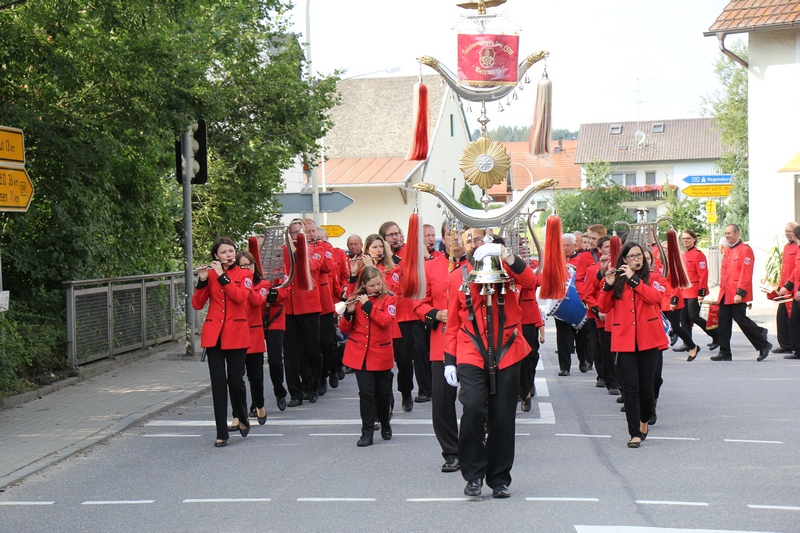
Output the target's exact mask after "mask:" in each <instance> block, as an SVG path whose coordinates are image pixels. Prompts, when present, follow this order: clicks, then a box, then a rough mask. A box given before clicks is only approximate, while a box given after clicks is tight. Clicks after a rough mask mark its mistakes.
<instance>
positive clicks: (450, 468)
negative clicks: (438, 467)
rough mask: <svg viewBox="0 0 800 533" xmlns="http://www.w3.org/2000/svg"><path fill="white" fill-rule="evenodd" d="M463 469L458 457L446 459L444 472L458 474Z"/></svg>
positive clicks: (449, 456) (443, 466)
mask: <svg viewBox="0 0 800 533" xmlns="http://www.w3.org/2000/svg"><path fill="white" fill-rule="evenodd" d="M460 468H461V462H460V461H459V460H458V457H456V456H455V455H448V456H447V457H445V459H444V464H443V465H442V472H458V470H459V469H460Z"/></svg>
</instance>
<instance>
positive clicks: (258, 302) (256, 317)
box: [247, 280, 270, 353]
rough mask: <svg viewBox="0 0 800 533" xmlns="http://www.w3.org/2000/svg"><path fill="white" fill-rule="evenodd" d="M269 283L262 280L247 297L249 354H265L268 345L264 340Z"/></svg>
mask: <svg viewBox="0 0 800 533" xmlns="http://www.w3.org/2000/svg"><path fill="white" fill-rule="evenodd" d="M269 285H270V284H269V282H267V281H264V280H261V281H260V282H259V283H258V284H257V285H254V286H253V290H252V291H250V296H248V297H247V325H248V326H250V349H248V350H247V353H264V352H266V351H267V344H266V341H265V340H264V311H265V309H266V304H267V294H269Z"/></svg>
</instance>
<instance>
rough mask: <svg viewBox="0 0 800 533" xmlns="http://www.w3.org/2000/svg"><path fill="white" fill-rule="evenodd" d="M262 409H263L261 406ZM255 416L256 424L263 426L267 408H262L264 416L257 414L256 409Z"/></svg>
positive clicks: (265, 421)
mask: <svg viewBox="0 0 800 533" xmlns="http://www.w3.org/2000/svg"><path fill="white" fill-rule="evenodd" d="M262 409H264V408H263V407H262ZM256 418H257V419H258V425H259V426H263V425H264V424H266V423H267V410H266V409H264V416H258V410H257V409H256Z"/></svg>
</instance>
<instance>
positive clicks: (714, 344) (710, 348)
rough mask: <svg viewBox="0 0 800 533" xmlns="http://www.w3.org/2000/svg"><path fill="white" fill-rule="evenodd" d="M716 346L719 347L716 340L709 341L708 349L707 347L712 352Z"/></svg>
mask: <svg viewBox="0 0 800 533" xmlns="http://www.w3.org/2000/svg"><path fill="white" fill-rule="evenodd" d="M717 348H719V343H718V342H709V343H708V349H709V350H710V351H712V352H713V351H714V350H716V349H717Z"/></svg>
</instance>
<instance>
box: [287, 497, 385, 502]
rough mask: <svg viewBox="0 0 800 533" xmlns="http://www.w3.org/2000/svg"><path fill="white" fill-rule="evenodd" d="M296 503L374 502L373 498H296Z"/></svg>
mask: <svg viewBox="0 0 800 533" xmlns="http://www.w3.org/2000/svg"><path fill="white" fill-rule="evenodd" d="M297 501H298V502H374V501H375V498H297Z"/></svg>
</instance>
